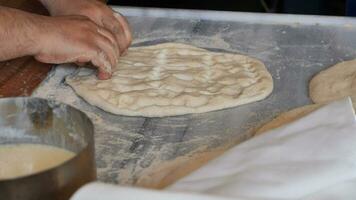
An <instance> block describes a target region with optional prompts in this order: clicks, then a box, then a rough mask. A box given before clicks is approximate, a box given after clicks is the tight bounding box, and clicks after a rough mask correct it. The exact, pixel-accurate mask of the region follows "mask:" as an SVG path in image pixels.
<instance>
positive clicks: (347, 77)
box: [309, 60, 356, 103]
mask: <svg viewBox="0 0 356 200" xmlns="http://www.w3.org/2000/svg"><path fill="white" fill-rule="evenodd" d="M309 93H310V94H309V95H310V98H311V99H312V100H313V101H314V103H327V102H330V101H334V100H337V99H341V98H344V97H347V96H355V97H356V60H351V61H346V62H341V63H339V64H336V65H334V66H332V67H330V68H328V69H326V70H324V71H321V72H320V73H319V74H317V75H316V76H315V77H314V78H313V79H312V80H311V81H310V84H309ZM355 97H354V98H355Z"/></svg>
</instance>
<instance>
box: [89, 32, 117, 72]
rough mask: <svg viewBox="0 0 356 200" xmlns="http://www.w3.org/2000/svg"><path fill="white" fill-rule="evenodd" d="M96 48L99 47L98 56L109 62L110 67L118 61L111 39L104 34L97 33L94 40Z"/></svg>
mask: <svg viewBox="0 0 356 200" xmlns="http://www.w3.org/2000/svg"><path fill="white" fill-rule="evenodd" d="M95 42H96V45H97V48H98V49H99V51H98V52H97V53H98V56H99V57H101V58H102V59H106V60H108V61H109V62H110V64H111V66H112V67H115V66H116V65H117V64H118V61H119V57H118V56H119V55H118V54H116V53H115V48H114V46H113V44H112V43H111V41H110V40H109V39H107V38H106V37H104V36H101V35H99V37H98V38H97V39H96V40H95Z"/></svg>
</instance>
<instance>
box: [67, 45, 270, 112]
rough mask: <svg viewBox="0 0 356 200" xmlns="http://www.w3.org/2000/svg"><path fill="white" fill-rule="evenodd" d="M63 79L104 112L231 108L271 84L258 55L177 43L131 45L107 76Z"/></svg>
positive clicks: (259, 94) (250, 99)
mask: <svg viewBox="0 0 356 200" xmlns="http://www.w3.org/2000/svg"><path fill="white" fill-rule="evenodd" d="M66 82H67V83H68V84H69V85H70V86H71V87H72V88H73V89H74V90H75V92H76V93H77V94H78V95H80V96H82V97H83V98H84V99H85V100H86V101H87V102H89V103H90V104H92V105H94V106H97V107H99V108H101V109H103V110H105V111H107V112H110V113H114V114H119V115H128V116H146V117H163V116H172V115H183V114H188V113H201V112H208V111H213V110H219V109H224V108H229V107H234V106H238V105H242V104H247V103H250V102H254V101H259V100H262V99H264V98H266V97H267V96H268V95H269V94H270V93H271V92H272V89H273V80H272V77H271V75H270V74H269V72H268V71H267V70H266V68H265V66H264V64H263V63H262V62H260V61H259V60H256V59H254V58H250V57H248V56H243V55H238V54H231V53H217V52H211V51H208V50H205V49H201V48H197V47H194V46H191V45H185V44H178V43H163V44H158V45H153V46H145V47H135V48H130V49H129V51H128V54H127V55H126V56H124V57H122V58H121V59H120V62H119V65H118V66H117V67H116V68H114V69H113V77H112V78H111V79H110V80H104V81H103V80H98V79H97V78H96V77H95V75H86V76H81V75H80V73H79V75H78V74H77V75H74V76H69V77H67V79H66Z"/></svg>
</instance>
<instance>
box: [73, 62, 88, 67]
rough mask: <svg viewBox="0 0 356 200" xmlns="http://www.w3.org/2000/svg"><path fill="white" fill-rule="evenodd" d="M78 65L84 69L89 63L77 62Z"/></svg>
mask: <svg viewBox="0 0 356 200" xmlns="http://www.w3.org/2000/svg"><path fill="white" fill-rule="evenodd" d="M75 64H76V65H78V66H79V67H84V66H86V65H87V64H88V63H86V62H75Z"/></svg>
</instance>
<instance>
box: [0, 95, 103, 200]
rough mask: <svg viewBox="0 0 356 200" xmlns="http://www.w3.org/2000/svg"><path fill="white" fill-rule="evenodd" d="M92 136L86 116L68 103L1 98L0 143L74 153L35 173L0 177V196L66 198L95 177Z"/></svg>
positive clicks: (29, 199) (11, 198)
mask: <svg viewBox="0 0 356 200" xmlns="http://www.w3.org/2000/svg"><path fill="white" fill-rule="evenodd" d="M93 135H94V128H93V124H92V122H91V121H90V120H89V118H88V117H87V116H86V115H85V114H84V113H82V112H81V111H79V110H77V109H75V108H73V107H71V106H68V105H65V104H62V103H58V102H55V101H50V100H44V99H39V98H5V99H0V145H2V144H19V143H21V144H22V143H26V144H28V143H31V144H45V145H51V146H55V147H59V148H63V149H66V150H69V151H71V152H74V153H75V154H76V155H75V156H74V157H73V158H71V159H70V160H68V161H66V162H64V163H61V164H59V165H58V166H55V167H53V168H51V169H48V170H45V171H42V172H39V173H37V174H32V175H28V176H24V177H19V178H15V179H6V180H0V199H4V200H5V199H6V200H15V199H16V200H22V199H23V200H25V199H26V200H35V199H36V200H49V199H51V200H67V199H69V197H70V196H71V195H72V194H73V193H74V192H75V191H76V190H77V189H78V188H79V187H80V186H82V185H84V184H85V183H88V182H91V181H93V180H95V179H96V167H95V159H94V139H93ZM0 159H1V158H0Z"/></svg>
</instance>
